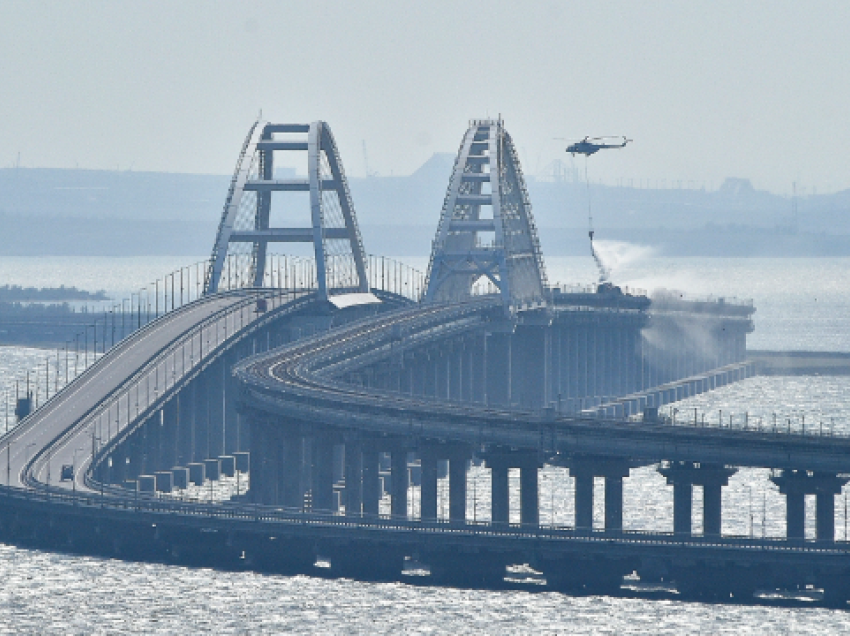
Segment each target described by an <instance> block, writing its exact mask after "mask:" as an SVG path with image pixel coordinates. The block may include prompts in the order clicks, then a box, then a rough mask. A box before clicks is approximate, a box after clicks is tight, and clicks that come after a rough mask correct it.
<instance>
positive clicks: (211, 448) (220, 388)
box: [203, 360, 227, 459]
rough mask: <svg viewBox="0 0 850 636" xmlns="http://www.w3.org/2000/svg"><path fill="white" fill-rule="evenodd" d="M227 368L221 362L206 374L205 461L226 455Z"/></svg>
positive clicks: (211, 367)
mask: <svg viewBox="0 0 850 636" xmlns="http://www.w3.org/2000/svg"><path fill="white" fill-rule="evenodd" d="M226 371H227V368H226V366H225V364H224V361H223V360H219V361H218V362H216V363H215V364H213V365H212V366H210V368H209V369H207V370H206V371H205V372H204V375H205V376H206V385H207V399H208V406H207V431H208V433H207V435H208V447H207V456H206V457H204V458H203V459H209V458H212V457H218V456H219V455H224V413H225V408H224V387H225V380H226V378H225V373H226Z"/></svg>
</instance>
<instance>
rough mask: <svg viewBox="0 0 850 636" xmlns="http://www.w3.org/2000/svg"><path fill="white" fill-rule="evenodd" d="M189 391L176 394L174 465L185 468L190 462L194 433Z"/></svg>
mask: <svg viewBox="0 0 850 636" xmlns="http://www.w3.org/2000/svg"><path fill="white" fill-rule="evenodd" d="M191 395H192V394H191V391H190V390H187V391H183V392H180V393H178V394H177V397H176V402H177V420H178V427H177V460H176V461H175V464H178V465H180V466H185V465H186V464H188V463H189V462H191V461H192V447H193V442H194V432H193V430H192V399H191Z"/></svg>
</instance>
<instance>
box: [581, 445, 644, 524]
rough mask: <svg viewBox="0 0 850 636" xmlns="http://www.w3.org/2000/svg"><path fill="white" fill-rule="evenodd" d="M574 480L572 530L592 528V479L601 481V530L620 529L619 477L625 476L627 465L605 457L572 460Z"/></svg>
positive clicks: (621, 498) (621, 481) (621, 506)
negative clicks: (573, 521) (573, 528)
mask: <svg viewBox="0 0 850 636" xmlns="http://www.w3.org/2000/svg"><path fill="white" fill-rule="evenodd" d="M569 469H570V474H571V475H572V476H573V478H574V479H575V528H576V530H580V531H585V532H590V531H591V530H592V529H593V480H594V477H603V478H604V479H605V531H606V532H622V530H623V478H624V477H628V476H629V469H630V467H629V464H628V462H625V461H622V460H616V459H609V458H605V457H588V456H585V457H575V458H573V459H571V460H570V462H569Z"/></svg>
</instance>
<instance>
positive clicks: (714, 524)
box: [702, 480, 727, 537]
mask: <svg viewBox="0 0 850 636" xmlns="http://www.w3.org/2000/svg"><path fill="white" fill-rule="evenodd" d="M726 483H727V480H723V481H721V480H710V481H707V482H705V483H704V484H703V487H702V508H703V533H704V534H705V536H707V537H719V536H720V529H721V525H722V514H723V506H722V504H721V493H722V489H723V486H725V485H726Z"/></svg>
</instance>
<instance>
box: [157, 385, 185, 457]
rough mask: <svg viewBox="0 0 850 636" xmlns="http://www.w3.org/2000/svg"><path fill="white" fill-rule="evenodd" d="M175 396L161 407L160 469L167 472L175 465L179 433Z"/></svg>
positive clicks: (178, 413)
mask: <svg viewBox="0 0 850 636" xmlns="http://www.w3.org/2000/svg"><path fill="white" fill-rule="evenodd" d="M178 398H179V396H175V397H174V398H172V399H171V400H169V401H168V402H166V403H165V405H163V407H162V439H161V442H162V451H161V453H160V462H161V466H160V468H161V469H163V470H169V469H171V467H172V466H174V465H175V464H176V463H177V437H178V434H179V432H180V409H179V407H178Z"/></svg>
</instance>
